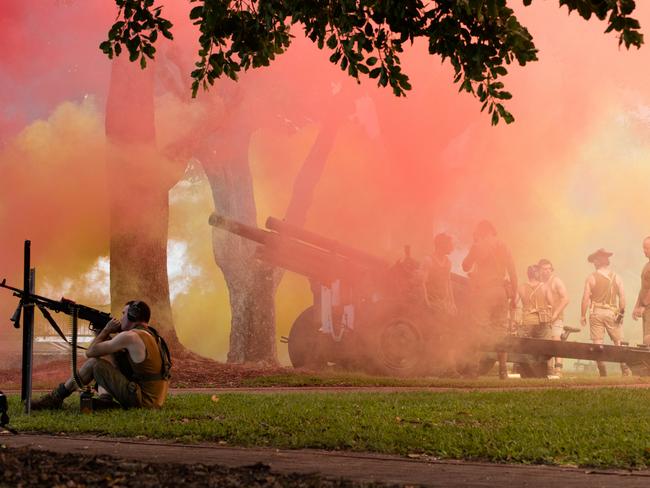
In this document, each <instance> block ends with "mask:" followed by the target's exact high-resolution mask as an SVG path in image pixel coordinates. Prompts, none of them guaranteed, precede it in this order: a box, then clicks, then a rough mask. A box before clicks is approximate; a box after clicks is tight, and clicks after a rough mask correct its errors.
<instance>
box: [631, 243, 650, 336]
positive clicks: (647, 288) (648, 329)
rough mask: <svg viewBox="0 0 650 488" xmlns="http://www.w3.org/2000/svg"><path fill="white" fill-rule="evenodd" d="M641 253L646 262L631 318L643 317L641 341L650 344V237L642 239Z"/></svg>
mask: <svg viewBox="0 0 650 488" xmlns="http://www.w3.org/2000/svg"><path fill="white" fill-rule="evenodd" d="M643 254H645V256H646V257H647V258H648V262H647V263H646V265H645V266H644V267H643V271H641V289H640V290H639V297H638V298H637V299H636V305H634V311H633V312H632V318H633V319H634V320H638V319H639V318H640V317H642V318H643V343H644V344H650V237H646V238H645V239H643Z"/></svg>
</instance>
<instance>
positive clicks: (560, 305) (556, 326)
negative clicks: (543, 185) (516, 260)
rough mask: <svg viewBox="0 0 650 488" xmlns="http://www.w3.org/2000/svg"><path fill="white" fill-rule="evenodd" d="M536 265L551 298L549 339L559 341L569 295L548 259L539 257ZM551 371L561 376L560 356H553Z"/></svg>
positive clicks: (562, 330)
mask: <svg viewBox="0 0 650 488" xmlns="http://www.w3.org/2000/svg"><path fill="white" fill-rule="evenodd" d="M537 265H538V266H539V275H540V279H541V281H543V282H544V284H545V285H546V287H547V288H548V290H549V292H550V294H551V299H552V302H551V303H552V305H553V314H552V316H551V339H553V340H554V341H559V340H561V338H562V333H563V332H564V309H565V308H566V307H567V305H568V304H569V295H568V293H567V290H566V286H564V282H563V281H562V280H561V279H560V278H559V277H558V276H557V275H556V274H555V270H554V269H553V264H552V263H551V262H550V261H549V260H548V259H540V260H539V263H538V264H537ZM553 372H554V374H556V375H557V376H561V374H562V358H555V364H554V368H553Z"/></svg>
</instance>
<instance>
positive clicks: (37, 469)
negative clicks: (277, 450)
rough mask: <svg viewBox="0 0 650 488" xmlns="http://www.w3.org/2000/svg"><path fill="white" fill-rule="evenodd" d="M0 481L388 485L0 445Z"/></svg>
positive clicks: (263, 467) (104, 484) (71, 487)
mask: <svg viewBox="0 0 650 488" xmlns="http://www.w3.org/2000/svg"><path fill="white" fill-rule="evenodd" d="M0 466H2V479H0V487H5V486H6V487H9V486H11V487H28V486H39V487H40V486H54V487H66V488H74V487H86V486H93V487H95V486H96V487H120V486H125V487H126V486H138V487H161V486H162V487H179V486H189V487H193V486H197V487H198V486H201V487H203V486H210V487H211V486H215V487H216V486H219V487H233V488H235V487H236V488H239V487H281V486H295V487H332V488H335V487H351V488H352V487H366V486H368V487H369V486H388V485H384V484H376V483H363V482H360V483H355V482H351V481H346V480H340V479H339V480H337V479H327V478H324V477H322V476H321V475H318V474H297V473H290V474H280V473H273V472H271V470H270V468H269V466H267V465H265V464H261V463H258V464H254V465H252V466H244V467H237V468H227V467H224V466H218V465H204V464H191V465H187V464H179V463H147V462H141V461H134V460H129V459H125V458H119V457H111V456H105V455H91V454H69V453H66V454H63V453H56V452H48V451H42V450H33V449H29V448H26V447H23V448H9V447H1V448H0Z"/></svg>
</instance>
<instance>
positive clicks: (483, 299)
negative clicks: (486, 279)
mask: <svg viewBox="0 0 650 488" xmlns="http://www.w3.org/2000/svg"><path fill="white" fill-rule="evenodd" d="M472 305H473V306H472V318H473V320H474V323H475V325H476V326H477V329H478V330H479V331H482V332H483V333H485V334H488V335H489V334H492V333H494V334H498V335H506V334H507V333H508V297H507V295H506V291H505V289H504V288H503V286H490V287H483V288H481V289H478V290H475V291H474V297H473V302H472Z"/></svg>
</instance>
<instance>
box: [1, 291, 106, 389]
mask: <svg viewBox="0 0 650 488" xmlns="http://www.w3.org/2000/svg"><path fill="white" fill-rule="evenodd" d="M0 288H6V289H7V290H11V291H13V292H14V293H13V294H14V296H15V297H18V298H20V302H19V303H18V307H17V308H16V310H15V312H14V313H13V315H12V316H11V319H10V320H11V322H13V324H14V327H16V328H19V327H20V316H21V314H22V311H23V309H24V308H25V307H34V306H36V307H38V309H39V310H40V311H41V313H42V314H43V317H45V320H47V321H48V323H49V324H50V325H51V326H52V328H53V329H54V330H55V331H56V333H57V334H58V335H59V336H60V337H61V338H62V339H63V340H64V341H65V342H66V343H67V344H70V346H72V358H71V360H72V375H73V377H74V379H75V381H76V382H77V385H78V386H79V387H80V388H82V387H83V384H82V381H81V379H80V378H79V372H78V370H77V347H78V346H77V331H78V325H77V320H78V319H81V320H87V321H88V322H89V327H90V330H92V331H93V332H94V333H95V334H97V333H99V332H100V331H101V330H102V329H103V328H104V327H105V326H106V324H107V323H108V321H109V320H110V319H111V315H110V314H109V313H107V312H102V311H101V310H97V309H94V308H91V307H88V306H86V305H81V304H78V303H76V302H73V301H72V300H68V299H67V298H61V300H53V299H51V298H47V297H42V296H40V295H36V294H34V293H25V291H24V290H21V289H19V288H15V287H13V286H9V285H7V280H6V279H3V280H2V282H0ZM50 311H53V312H55V313H60V312H61V313H64V314H66V315H69V316H71V317H72V338H71V340H70V341H69V340H68V338H67V337H66V336H65V334H64V333H63V331H62V330H61V328H60V327H59V325H58V324H57V323H56V321H55V320H54V318H53V317H52V314H51V313H50ZM30 369H31V368H30Z"/></svg>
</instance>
